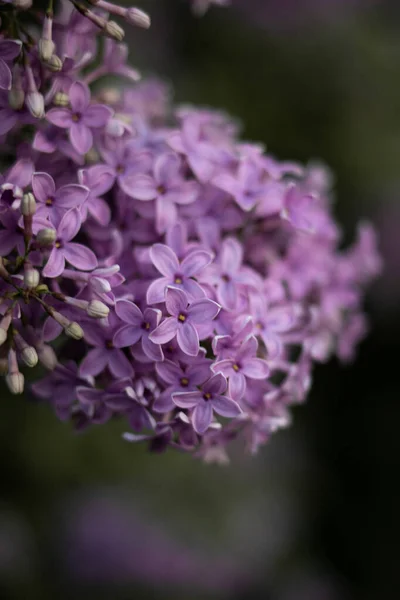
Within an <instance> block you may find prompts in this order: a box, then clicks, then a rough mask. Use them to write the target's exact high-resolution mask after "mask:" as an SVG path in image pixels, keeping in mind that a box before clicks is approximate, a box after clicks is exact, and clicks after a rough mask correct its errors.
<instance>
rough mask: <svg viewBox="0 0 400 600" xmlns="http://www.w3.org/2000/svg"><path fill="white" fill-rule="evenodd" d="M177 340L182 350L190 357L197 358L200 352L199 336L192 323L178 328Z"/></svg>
mask: <svg viewBox="0 0 400 600" xmlns="http://www.w3.org/2000/svg"><path fill="white" fill-rule="evenodd" d="M176 339H177V342H178V345H179V347H180V348H181V350H182V351H183V352H184V353H185V354H187V355H188V356H197V355H198V353H199V350H200V342H199V334H198V333H197V331H196V329H195V328H194V327H193V325H192V324H191V323H188V322H186V323H183V324H182V325H179V326H178V331H177V334H176Z"/></svg>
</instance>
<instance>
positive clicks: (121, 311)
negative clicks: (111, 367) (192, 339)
mask: <svg viewBox="0 0 400 600" xmlns="http://www.w3.org/2000/svg"><path fill="white" fill-rule="evenodd" d="M115 312H116V313H117V315H118V317H119V318H120V319H121V321H124V323H127V325H124V326H123V327H121V328H120V329H118V331H117V332H116V334H115V335H114V339H113V344H114V346H115V347H116V348H127V347H128V346H133V344H136V342H138V341H139V340H141V342H142V348H143V352H144V353H145V355H146V356H147V357H148V358H149V359H150V360H155V361H160V360H163V358H164V355H163V352H162V349H161V347H160V346H159V345H158V344H155V343H154V342H153V341H152V340H151V339H150V338H149V336H150V334H151V332H152V331H154V329H156V327H158V325H159V323H160V320H161V311H160V310H157V309H154V308H146V310H145V311H144V313H142V311H141V310H140V308H139V307H138V306H136V304H134V303H133V302H130V301H129V300H119V301H118V302H117V303H116V305H115Z"/></svg>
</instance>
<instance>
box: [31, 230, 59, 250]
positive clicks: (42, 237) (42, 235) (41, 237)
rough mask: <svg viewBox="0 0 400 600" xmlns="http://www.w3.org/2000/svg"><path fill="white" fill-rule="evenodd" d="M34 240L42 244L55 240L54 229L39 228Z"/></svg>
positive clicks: (48, 243) (45, 244)
mask: <svg viewBox="0 0 400 600" xmlns="http://www.w3.org/2000/svg"><path fill="white" fill-rule="evenodd" d="M36 240H37V241H38V242H39V244H41V245H42V246H49V245H50V244H53V242H55V241H56V231H55V229H50V227H45V228H44V229H39V231H38V232H37V235H36Z"/></svg>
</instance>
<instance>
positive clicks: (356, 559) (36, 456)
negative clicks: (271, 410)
mask: <svg viewBox="0 0 400 600" xmlns="http://www.w3.org/2000/svg"><path fill="white" fill-rule="evenodd" d="M141 8H144V9H148V10H149V12H150V13H151V15H152V18H153V26H152V28H151V29H150V30H149V31H147V32H144V31H139V30H132V29H128V28H127V32H128V33H127V37H128V42H129V44H130V46H131V60H132V63H133V64H134V65H135V66H138V67H139V68H140V69H141V70H142V71H143V73H144V74H146V75H152V76H154V75H156V76H160V77H163V78H165V79H166V80H167V81H168V82H170V83H171V86H173V89H174V95H175V98H176V100H177V101H178V102H192V103H196V104H203V105H209V106H213V107H216V108H221V109H224V110H226V111H228V112H229V113H231V114H232V115H234V116H235V117H237V118H238V119H239V121H240V122H241V123H242V124H243V136H244V138H245V139H251V140H254V141H262V142H264V143H266V144H267V146H268V149H269V151H270V152H271V153H272V154H274V155H276V156H277V157H279V158H282V159H296V160H301V161H308V160H310V159H318V160H321V161H323V162H325V163H327V164H328V165H329V166H330V167H331V168H332V170H333V172H334V174H335V181H336V184H335V188H336V195H337V204H336V212H337V216H338V218H339V219H340V221H341V222H342V223H343V226H344V230H345V239H346V240H350V239H351V238H352V236H353V235H354V229H355V225H356V222H357V220H358V219H360V218H368V219H371V220H372V221H373V222H374V223H375V224H376V226H377V227H378V228H379V230H380V237H381V249H382V252H383V254H384V258H385V263H386V267H385V272H384V274H383V276H382V277H381V279H380V280H379V281H378V282H377V283H376V285H375V287H374V289H373V290H372V291H371V293H370V295H369V298H368V302H367V310H368V312H369V314H370V319H371V334H370V336H369V338H368V340H367V341H365V342H364V343H363V344H362V346H361V347H360V352H359V357H358V359H357V361H356V363H355V364H354V365H350V366H348V367H342V366H340V365H338V364H337V363H336V362H333V363H331V364H329V365H327V366H320V367H318V368H317V369H316V373H315V385H314V387H313V391H312V394H311V397H310V399H309V402H308V404H306V405H305V406H303V407H299V408H297V409H296V410H295V411H294V426H293V427H292V428H291V429H288V430H286V431H284V432H282V433H278V434H277V435H276V436H275V437H274V438H273V439H272V440H271V442H270V443H269V445H268V446H267V447H265V448H264V449H263V450H262V451H261V452H260V454H259V455H258V456H257V457H255V458H252V457H248V456H244V455H243V454H242V452H241V449H236V448H235V449H234V450H233V453H232V460H231V464H230V465H229V466H227V467H219V466H215V465H204V464H202V463H200V462H198V461H195V460H194V459H192V458H191V457H187V456H184V455H180V454H176V453H173V452H169V453H167V454H166V455H162V456H157V455H150V454H148V453H147V452H146V449H145V448H144V447H139V446H132V445H129V444H127V443H125V442H123V441H122V439H121V436H120V434H121V432H122V431H124V426H123V424H110V425H106V426H103V427H99V428H94V429H92V430H89V431H88V432H85V433H84V434H79V435H77V434H75V433H73V431H72V430H71V428H70V427H69V426H68V425H66V424H62V423H60V422H58V421H57V420H56V417H55V416H54V415H53V414H52V412H51V409H50V408H49V407H48V406H46V405H44V404H41V403H38V402H37V401H35V400H33V399H32V398H29V397H25V398H18V397H10V396H9V395H8V394H7V393H6V391H5V389H4V388H3V387H2V388H1V392H0V393H1V401H2V418H1V420H0V456H1V461H2V463H1V464H2V478H1V481H2V493H1V499H0V598H4V599H8V598H10V599H14V598H15V599H17V600H19V599H31V598H32V599H36V598H38V599H40V600H42V599H43V600H47V599H49V600H50V599H52V600H53V599H54V598H59V599H61V600H63V599H64V598H65V599H69V598H74V599H80V598H85V599H89V600H90V599H91V598H100V599H102V598H104V599H107V600H108V599H115V600H123V599H130V598H135V599H138V600H139V599H141V598H155V599H160V600H163V599H169V598H174V600H180V599H182V600H192V599H193V600H195V599H203V598H221V599H225V598H226V599H232V600H234V599H238V600H239V599H242V598H243V599H246V600H247V599H252V598H262V599H264V600H268V599H271V600H346V599H349V600H353V599H354V600H370V599H371V600H375V599H379V600H386V599H388V600H392V599H394V598H399V597H400V582H399V578H398V560H399V550H398V548H399V539H400V519H399V517H398V507H399V505H400V487H399V484H398V481H397V477H398V475H399V472H400V435H399V433H398V431H399V422H400V402H399V392H398V389H399V385H398V375H397V368H398V365H397V363H398V356H399V343H398V340H399V333H400V312H399V310H398V307H399V304H400V278H399V269H400V235H399V230H400V204H399V199H398V195H399V192H400V35H399V33H400V3H399V2H398V1H397V0H393V1H385V0H382V1H374V0H369V1H363V0H360V1H358V2H357V0H349V1H348V2H346V1H345V0H326V1H323V0H320V1H318V0H298V1H297V2H296V1H295V0H285V1H282V0H281V1H280V0H265V1H263V0H242V1H240V0H236V2H235V0H234V1H233V7H232V8H231V9H222V8H212V9H211V10H210V11H209V13H207V15H206V16H205V17H204V18H203V19H198V18H195V17H193V15H192V14H191V12H190V8H189V3H188V1H187V0H148V1H147V2H145V1H143V3H142V4H141Z"/></svg>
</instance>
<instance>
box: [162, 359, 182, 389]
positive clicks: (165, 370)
mask: <svg viewBox="0 0 400 600" xmlns="http://www.w3.org/2000/svg"><path fill="white" fill-rule="evenodd" d="M156 371H157V375H158V376H159V377H161V379H162V380H163V381H165V383H168V384H169V385H173V384H174V385H178V384H179V380H180V379H181V377H183V371H182V369H181V368H180V367H179V365H177V364H175V363H174V362H172V360H168V359H165V360H164V361H163V362H162V363H160V364H158V365H156Z"/></svg>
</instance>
